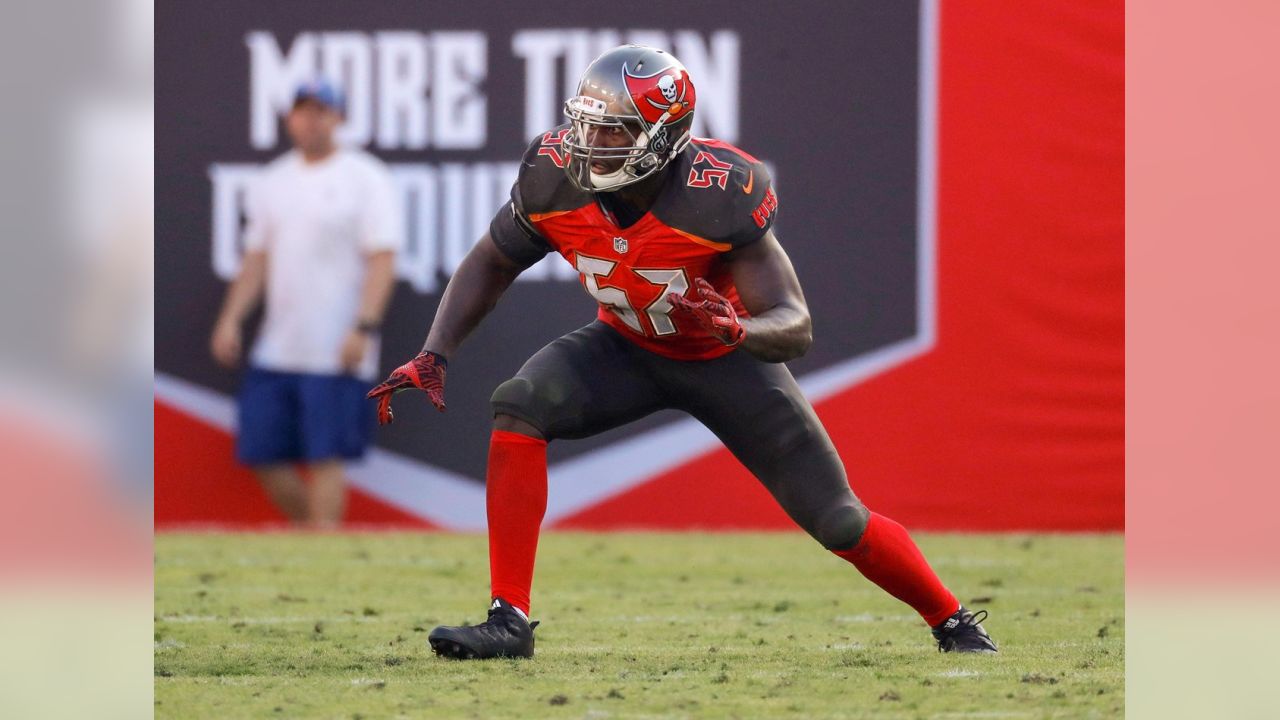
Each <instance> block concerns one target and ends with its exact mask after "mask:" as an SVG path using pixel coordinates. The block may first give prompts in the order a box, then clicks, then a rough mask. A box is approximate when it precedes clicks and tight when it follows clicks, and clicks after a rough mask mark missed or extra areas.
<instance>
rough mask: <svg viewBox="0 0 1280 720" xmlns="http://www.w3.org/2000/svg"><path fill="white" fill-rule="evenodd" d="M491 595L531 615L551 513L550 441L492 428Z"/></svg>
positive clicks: (488, 492)
mask: <svg viewBox="0 0 1280 720" xmlns="http://www.w3.org/2000/svg"><path fill="white" fill-rule="evenodd" d="M485 508H486V510H487V511H488V517H489V588H490V592H491V595H492V597H495V598H496V597H501V598H502V599H503V600H506V601H507V602H509V603H511V604H512V605H514V606H516V607H518V608H520V610H521V612H523V613H524V614H525V615H528V614H529V589H530V588H531V587H533V560H534V557H535V556H536V555H537V554H538V529H539V528H540V527H541V525H542V516H543V515H545V514H546V512H547V441H546V440H539V439H537V438H531V437H529V436H528V435H521V434H519V433H513V432H507V431H505V430H494V431H493V436H492V437H491V438H489V470H488V474H487V475H486V476H485Z"/></svg>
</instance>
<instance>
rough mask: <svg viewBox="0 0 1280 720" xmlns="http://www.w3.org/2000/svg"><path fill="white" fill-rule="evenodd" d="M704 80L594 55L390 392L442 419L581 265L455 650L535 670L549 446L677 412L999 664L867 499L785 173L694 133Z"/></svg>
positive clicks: (540, 358) (503, 390)
mask: <svg viewBox="0 0 1280 720" xmlns="http://www.w3.org/2000/svg"><path fill="white" fill-rule="evenodd" d="M696 107H697V93H696V90H695V88H694V84H693V81H692V79H691V78H690V77H689V73H688V71H687V70H686V69H685V67H684V66H683V65H682V64H681V63H680V62H679V61H678V60H676V59H675V58H674V57H672V56H671V55H669V54H667V53H665V52H663V51H661V50H657V49H653V48H648V47H642V46H637V45H625V46H622V47H618V48H615V49H613V50H610V51H608V52H606V53H604V54H603V55H601V56H600V57H599V58H597V59H596V60H595V62H593V63H592V64H591V66H590V67H589V68H588V69H587V70H586V72H585V73H584V75H583V76H582V80H581V82H580V83H579V85H578V94H577V95H576V96H575V97H572V98H570V99H569V100H568V101H567V102H566V103H565V106H564V114H565V116H566V117H567V119H568V120H569V122H568V123H567V124H566V125H563V126H561V127H558V128H555V129H553V130H551V131H549V132H547V133H546V134H545V135H542V136H541V137H539V138H537V139H536V140H534V142H533V143H532V144H531V145H530V146H529V148H528V150H527V152H526V153H525V155H524V160H523V162H522V164H521V167H520V173H519V179H518V180H517V181H516V184H515V186H514V187H513V188H512V190H511V201H510V202H508V203H507V204H506V205H504V206H503V207H502V209H501V210H500V211H499V212H498V214H497V216H496V217H495V218H494V220H493V222H492V224H491V225H490V228H489V232H488V234H487V235H485V236H484V237H483V238H481V239H480V242H479V243H478V244H477V245H476V246H475V248H474V249H473V250H472V251H471V252H470V253H469V254H468V255H467V256H466V258H465V259H464V260H463V262H462V264H461V265H460V266H459V268H458V270H457V272H456V273H455V274H454V275H453V278H452V279H451V280H450V282H449V284H448V287H446V288H445V292H444V297H443V298H442V299H441V301H440V307H439V310H438V311H437V313H436V318H435V322H434V323H433V324H432V326H431V330H430V332H429V334H428V336H427V340H426V343H425V345H424V347H423V351H422V353H421V354H419V355H418V356H417V357H416V358H414V359H413V360H411V361H409V362H408V363H405V364H404V365H403V366H401V367H400V368H398V369H396V370H395V371H394V372H393V373H392V374H391V376H390V378H388V379H387V380H386V381H385V382H383V383H382V384H381V385H379V386H377V387H376V388H374V389H373V390H372V391H371V392H370V393H369V396H370V397H371V398H376V399H377V400H378V411H379V419H380V421H381V422H384V423H385V422H390V421H391V419H392V415H391V405H390V403H391V396H392V395H393V394H394V393H395V392H397V391H400V390H404V389H409V388H417V389H420V390H424V391H426V393H427V397H428V398H429V399H430V401H431V402H432V403H433V404H434V405H435V406H436V408H437V409H439V410H441V411H443V410H444V409H445V402H444V381H445V368H446V366H447V358H449V357H450V356H451V355H453V353H454V351H456V350H457V348H458V346H459V344H461V343H462V341H463V340H464V339H465V338H466V337H467V336H468V335H469V334H470V333H471V331H472V330H474V329H475V327H476V326H477V325H478V324H479V323H480V321H481V320H482V319H483V318H484V317H485V315H487V314H488V312H489V311H490V310H491V309H492V308H493V306H494V304H495V303H496V302H497V301H498V299H499V297H501V296H502V293H503V292H504V291H505V290H506V289H507V288H508V287H509V286H510V285H511V282H512V281H513V280H514V279H515V278H516V276H517V275H519V274H520V272H521V271H522V270H524V269H525V268H528V267H529V266H531V265H533V264H534V263H535V262H537V261H538V260H541V259H542V258H543V256H545V255H546V254H547V253H549V252H553V251H554V252H558V253H560V254H561V255H563V256H564V258H565V259H566V260H568V261H569V262H570V263H571V264H572V265H573V266H574V267H576V268H577V270H578V272H579V273H581V276H582V284H583V286H584V287H585V288H586V291H587V292H588V293H590V294H591V296H592V297H593V298H595V300H596V302H597V303H598V304H599V308H598V314H597V319H596V320H595V321H594V322H592V323H591V324H589V325H587V326H586V327H583V328H580V329H578V330H575V331H573V332H571V333H569V334H568V335H565V336H564V337H561V338H559V339H557V340H555V341H553V342H551V344H549V345H547V346H546V347H544V348H543V349H541V350H539V351H538V352H537V353H536V354H534V356H533V357H531V358H530V359H529V360H528V362H526V363H525V364H524V366H523V367H522V368H520V370H519V372H517V373H516V375H515V377H513V378H511V379H510V380H507V381H506V382H504V383H502V384H501V385H499V386H498V388H497V390H495V391H494V393H493V398H492V406H493V413H494V425H493V435H492V437H491V440H490V445H489V463H488V471H487V475H486V483H487V485H486V505H487V512H488V523H489V567H490V581H491V591H492V598H491V600H492V605H491V606H490V609H489V617H488V620H487V621H485V622H483V623H481V624H479V625H474V626H464V627H439V628H436V629H435V630H434V631H432V633H431V634H430V636H429V640H430V643H431V647H432V648H433V649H434V650H435V652H436V653H438V654H440V655H443V656H446V657H451V658H460V659H471V658H491V657H512V656H516V657H529V656H532V655H533V648H534V641H533V628H534V627H535V626H536V625H537V623H536V622H535V623H530V622H529V605H530V602H529V590H530V587H531V585H532V583H533V567H534V555H535V553H536V552H537V547H538V531H539V526H540V524H541V523H542V518H543V514H544V513H545V511H546V505H547V459H546V449H547V443H548V442H550V441H552V440H556V439H560V438H581V437H587V436H590V435H594V434H596V433H600V432H603V431H605V430H609V429H611V428H615V427H618V426H619V425H624V424H626V423H629V422H631V421H633V420H636V419H638V418H641V417H644V416H645V415H648V414H650V413H652V412H655V411H657V410H661V409H664V408H675V409H679V410H683V411H685V412H687V413H689V414H690V415H692V416H693V417H695V418H697V419H698V420H699V421H701V422H702V423H703V424H704V425H706V426H707V427H708V428H709V429H710V430H711V431H712V432H714V433H715V434H716V436H717V437H719V438H720V440H722V441H723V442H724V444H725V446H726V447H728V449H729V450H730V451H731V452H732V453H733V454H734V455H735V456H736V457H737V458H738V460H740V461H741V462H742V464H743V465H745V466H746V468H747V469H748V470H750V471H751V473H752V474H754V475H755V476H756V477H757V478H758V479H759V480H760V482H761V483H763V484H764V486H765V487H766V488H767V489H768V490H769V492H770V493H772V494H773V496H774V497H775V498H776V499H777V501H778V503H779V504H780V505H781V506H782V508H783V509H784V510H785V511H786V512H787V514H788V515H789V516H790V517H791V518H792V519H793V520H795V522H796V523H797V524H798V525H799V526H800V527H802V528H804V530H805V531H806V532H808V533H809V534H810V535H811V536H812V537H813V538H814V539H815V540H817V541H818V542H819V543H820V544H821V545H822V546H823V547H825V548H826V549H827V550H829V551H831V552H832V553H835V554H836V555H837V556H839V557H841V558H843V559H845V560H847V561H848V562H850V563H852V564H853V565H854V567H856V568H857V569H858V570H859V571H860V572H862V574H863V575H865V576H866V577H867V578H868V579H869V580H871V581H872V582H874V583H875V584H877V585H879V586H880V587H881V588H883V589H884V590H885V591H886V592H888V593H890V594H891V595H893V596H894V597H896V598H898V599H899V600H901V601H903V602H905V603H907V604H908V605H910V606H911V607H912V608H914V609H915V610H916V611H917V612H918V613H920V615H921V616H922V617H923V618H924V620H925V622H927V623H928V624H929V626H930V627H932V628H933V635H934V638H935V639H936V641H937V643H938V647H939V649H940V650H944V651H953V652H995V651H996V646H995V643H993V642H992V641H991V639H990V637H989V636H988V635H987V633H986V631H985V630H983V628H982V626H981V624H980V622H981V621H982V619H984V618H985V611H982V612H979V613H977V614H975V613H972V612H970V611H968V610H966V609H965V608H964V607H962V606H961V605H960V603H959V602H958V601H957V600H956V597H955V595H953V594H952V593H951V591H949V590H948V589H947V588H946V587H945V586H944V585H943V584H942V582H941V581H940V580H939V579H938V577H937V575H935V574H934V572H933V570H932V569H931V568H930V567H929V564H928V563H927V562H926V561H925V558H924V556H923V555H922V554H921V553H920V550H919V549H918V548H917V547H916V545H915V543H914V542H912V540H911V538H910V537H909V536H908V535H907V532H906V530H905V529H903V527H902V526H901V525H899V524H898V523H896V522H894V521H893V520H890V519H889V518H886V517H884V516H882V515H878V514H876V513H874V512H872V511H870V510H868V509H867V508H866V506H864V505H863V504H862V503H861V502H860V501H859V500H858V498H857V497H855V496H854V494H853V492H851V491H850V488H849V483H848V480H847V478H846V476H845V470H844V466H843V464H842V463H841V461H840V458H839V456H838V455H837V454H836V450H835V448H834V447H833V446H832V444H831V440H830V438H829V437H828V436H827V432H826V430H825V429H824V428H823V427H822V423H821V422H820V421H819V420H818V416H817V415H816V414H815V413H814V411H813V408H812V407H811V406H810V404H809V402H808V401H807V400H806V399H805V397H804V395H802V394H801V392H800V389H799V387H797V385H796V382H795V380H794V379H793V378H792V376H791V373H790V372H789V371H788V370H787V367H786V365H784V364H783V363H785V362H786V361H788V360H791V359H794V358H797V357H799V356H801V355H803V354H804V353H805V351H807V350H808V348H809V345H810V342H811V340H812V335H811V326H810V319H809V312H808V308H807V307H806V305H805V300H804V295H803V293H802V292H801V289H800V283H799V281H798V280H797V279H796V275H795V271H794V270H793V269H792V266H791V261H790V260H789V259H788V258H787V254H786V252H785V251H784V250H783V249H782V246H781V245H780V244H779V243H778V239H777V238H776V237H775V236H774V233H773V232H772V229H771V228H772V226H773V222H774V219H775V217H776V215H777V211H778V197H777V195H776V194H775V193H774V189H773V185H772V183H771V181H770V177H769V171H768V170H767V169H766V167H765V165H764V164H762V163H761V162H760V161H758V160H756V159H755V158H754V157H752V156H750V155H748V154H747V153H745V152H743V151H741V150H739V149H738V148H736V147H733V146H732V145H730V144H728V143H724V142H720V141H717V140H709V139H704V138H695V137H693V136H692V135H691V134H690V124H691V122H692V119H693V114H694V112H695V109H696Z"/></svg>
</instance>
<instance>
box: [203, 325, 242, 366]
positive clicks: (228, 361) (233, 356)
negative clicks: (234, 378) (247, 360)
mask: <svg viewBox="0 0 1280 720" xmlns="http://www.w3.org/2000/svg"><path fill="white" fill-rule="evenodd" d="M241 343H242V340H241V337H240V326H239V325H238V324H236V323H234V322H229V321H226V320H220V321H219V322H218V324H217V325H215V326H214V328H213V337H212V338H210V339H209V350H210V352H212V353H213V359H214V360H217V361H218V363H219V364H220V365H222V366H223V367H228V368H234V367H236V366H237V365H239V364H240V353H241Z"/></svg>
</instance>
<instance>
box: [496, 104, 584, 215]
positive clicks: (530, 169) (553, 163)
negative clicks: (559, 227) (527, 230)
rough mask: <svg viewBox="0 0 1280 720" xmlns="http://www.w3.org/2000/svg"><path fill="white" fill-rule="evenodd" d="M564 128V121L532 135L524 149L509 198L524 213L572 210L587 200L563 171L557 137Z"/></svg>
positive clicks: (559, 139) (561, 155)
mask: <svg viewBox="0 0 1280 720" xmlns="http://www.w3.org/2000/svg"><path fill="white" fill-rule="evenodd" d="M567 132H569V126H568V125H567V124H566V125H561V126H559V127H556V128H552V129H551V130H549V131H547V132H545V133H543V134H542V135H539V136H538V137H536V138H534V139H533V142H532V143H530V144H529V147H528V149H526V150H525V153H524V158H523V159H522V160H521V162H520V174H519V176H518V178H517V179H516V184H515V187H513V188H512V189H511V199H512V201H513V202H515V203H516V207H517V208H519V209H520V210H521V211H522V212H523V213H524V214H525V216H526V217H532V216H535V215H539V214H542V213H548V212H559V211H562V210H576V209H577V208H580V207H582V206H583V205H587V204H590V202H591V196H590V194H589V193H586V192H583V191H581V190H579V189H578V188H577V187H575V186H574V185H573V183H571V182H569V178H568V176H566V175H565V174H564V169H563V168H564V161H565V158H564V151H563V150H561V149H560V141H561V139H562V138H563V137H564V134H565V133H567ZM534 219H536V218H534Z"/></svg>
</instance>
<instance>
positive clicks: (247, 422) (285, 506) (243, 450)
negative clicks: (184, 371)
mask: <svg viewBox="0 0 1280 720" xmlns="http://www.w3.org/2000/svg"><path fill="white" fill-rule="evenodd" d="M296 390H297V388H296V383H295V382H294V378H292V377H290V376H289V375H288V374H286V373H278V372H272V371H269V370H262V369H260V368H253V367H251V368H249V369H248V370H246V371H245V375H244V379H243V382H242V383H241V386H240V394H239V398H238V403H237V404H238V407H237V415H238V420H239V423H238V424H239V433H238V434H237V436H236V458H237V459H238V460H239V461H240V462H241V463H243V464H245V465H248V466H249V467H251V468H252V469H253V473H254V475H256V476H257V478H258V482H259V484H261V485H262V489H263V490H264V491H266V493H267V496H268V497H269V498H271V502H272V503H273V504H274V505H275V506H276V508H277V509H279V510H280V512H281V513H283V514H284V516H285V517H286V518H288V519H289V521H290V522H292V523H295V524H301V523H304V522H306V519H307V489H306V485H305V484H304V483H303V481H302V476H301V475H300V474H299V473H298V471H297V468H296V467H295V463H297V462H298V460H300V459H301V448H300V445H299V442H298V412H299V407H298V396H297V392H296Z"/></svg>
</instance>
